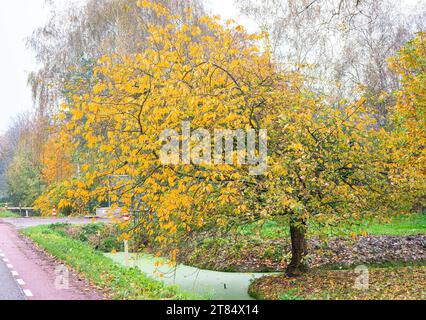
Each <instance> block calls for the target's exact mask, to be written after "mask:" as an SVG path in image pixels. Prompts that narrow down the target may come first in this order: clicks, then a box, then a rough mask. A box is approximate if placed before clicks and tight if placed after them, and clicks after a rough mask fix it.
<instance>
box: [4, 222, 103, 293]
mask: <svg viewBox="0 0 426 320" xmlns="http://www.w3.org/2000/svg"><path fill="white" fill-rule="evenodd" d="M4 220H5V219H0V301H1V300H15V299H16V300H22V299H25V300H100V299H103V294H102V292H100V291H98V289H97V288H94V287H92V286H91V285H90V283H89V282H88V281H85V280H84V279H82V278H81V277H80V276H79V275H78V274H76V273H74V272H73V271H72V270H69V269H68V268H67V267H66V266H64V265H62V264H61V262H60V261H58V260H57V259H55V258H53V257H51V256H49V255H48V254H46V252H44V251H43V250H40V249H39V248H38V247H37V246H35V245H34V244H33V243H32V242H31V241H30V240H29V239H27V238H25V237H24V236H22V235H20V234H19V233H18V231H17V229H16V228H17V227H16V226H14V225H13V224H10V223H5V221H4ZM21 220H22V221H20V222H19V221H16V224H17V225H19V226H20V227H24V226H25V225H37V224H45V223H46V222H47V221H49V220H46V219H38V221H37V220H35V219H31V220H27V219H23V218H21ZM24 220H25V221H24ZM86 221H87V220H86ZM72 222H75V223H77V221H75V220H73V221H72ZM82 222H83V221H79V223H82Z"/></svg>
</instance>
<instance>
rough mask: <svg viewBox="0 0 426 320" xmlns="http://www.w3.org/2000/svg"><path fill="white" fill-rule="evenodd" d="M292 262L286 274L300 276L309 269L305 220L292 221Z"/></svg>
mask: <svg viewBox="0 0 426 320" xmlns="http://www.w3.org/2000/svg"><path fill="white" fill-rule="evenodd" d="M290 235H291V262H290V264H289V265H288V267H287V270H286V275H287V276H289V277H298V276H301V275H302V274H304V273H306V272H307V271H308V265H307V263H306V261H305V258H306V255H307V253H308V248H307V242H306V236H305V235H306V223H305V222H303V221H297V222H291V224H290Z"/></svg>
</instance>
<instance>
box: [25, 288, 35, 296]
mask: <svg viewBox="0 0 426 320" xmlns="http://www.w3.org/2000/svg"><path fill="white" fill-rule="evenodd" d="M24 293H25V295H26V296H27V297H34V295H33V293H32V292H31V290H28V289H24Z"/></svg>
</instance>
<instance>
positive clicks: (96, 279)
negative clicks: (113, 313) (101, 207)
mask: <svg viewBox="0 0 426 320" xmlns="http://www.w3.org/2000/svg"><path fill="white" fill-rule="evenodd" d="M22 232H23V234H24V235H26V236H27V237H29V238H30V239H32V240H33V241H34V242H35V243H36V244H38V245H39V246H40V247H42V248H44V249H45V250H46V251H48V252H49V253H50V254H51V255H53V256H55V257H56V258H58V259H59V260H61V261H63V262H64V263H66V264H67V265H68V266H70V267H71V268H72V269H74V270H75V271H76V272H78V273H79V274H81V275H82V276H84V277H85V278H86V279H88V280H89V281H90V282H91V283H92V284H94V285H96V286H99V287H101V288H103V289H104V290H105V291H106V292H107V294H108V296H109V297H110V298H111V299H116V300H124V299H126V300H158V299H162V300H163V299H170V300H185V299H195V298H199V297H195V296H192V295H189V294H186V293H184V292H181V291H180V290H179V288H178V287H176V286H166V285H164V284H163V283H162V282H160V281H157V280H154V279H152V278H149V277H148V276H147V275H145V274H144V273H143V272H141V271H140V270H139V269H137V268H124V267H121V266H119V265H117V264H115V263H114V262H113V261H112V260H111V259H109V258H107V257H105V256H104V255H103V254H102V253H101V252H98V251H96V250H94V249H93V248H91V247H90V246H89V245H88V244H86V243H83V242H81V241H79V240H75V239H71V238H69V237H67V236H66V235H65V234H63V233H61V232H58V231H56V230H54V228H52V227H51V226H38V227H32V228H28V229H25V230H23V231H22Z"/></svg>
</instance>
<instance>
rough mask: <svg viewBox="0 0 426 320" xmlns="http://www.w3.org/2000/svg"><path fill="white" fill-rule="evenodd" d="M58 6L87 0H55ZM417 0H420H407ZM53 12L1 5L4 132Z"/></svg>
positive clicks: (19, 106)
mask: <svg viewBox="0 0 426 320" xmlns="http://www.w3.org/2000/svg"><path fill="white" fill-rule="evenodd" d="M51 1H53V3H55V5H56V6H58V7H65V6H66V5H67V4H69V3H70V2H75V1H84V0H51ZM205 2H206V5H207V7H208V8H209V9H210V10H211V11H212V12H213V13H214V14H219V15H221V16H222V17H223V18H224V19H229V18H234V19H235V20H237V22H238V23H241V24H244V25H245V26H246V27H247V28H248V29H249V30H250V31H254V29H255V25H254V24H253V23H252V22H250V21H249V20H248V19H242V18H241V17H239V16H238V10H237V9H236V8H235V6H234V5H233V1H232V0H206V1H205ZM404 2H408V3H413V2H416V0H406V1H404ZM48 16H49V8H48V6H47V5H45V0H10V1H7V2H6V1H4V2H3V3H2V5H1V7H0V43H1V46H0V48H1V50H0V72H1V73H0V134H1V133H4V132H5V131H6V130H7V128H8V126H9V123H10V121H11V119H12V118H13V117H14V116H15V115H16V114H18V113H19V112H22V111H24V110H31V108H32V99H31V91H30V88H29V87H28V86H27V78H28V73H29V72H30V71H32V70H35V69H37V65H36V62H35V59H34V54H33V52H32V51H31V50H28V49H26V45H25V43H26V39H27V38H28V36H30V35H31V33H32V32H33V30H35V29H36V28H37V27H39V26H42V25H43V24H44V23H45V22H46V21H47V17H48Z"/></svg>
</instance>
